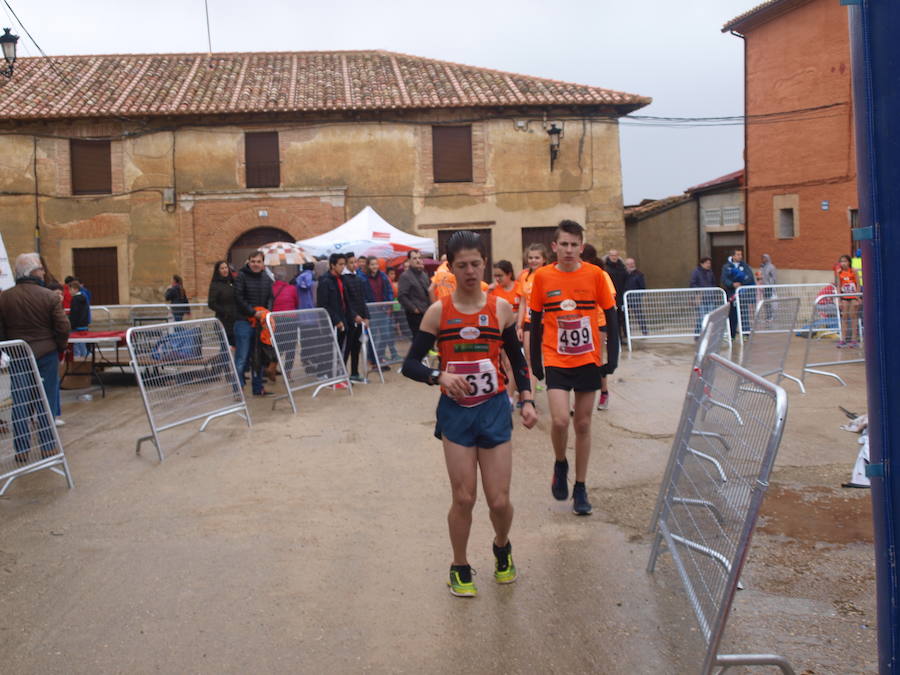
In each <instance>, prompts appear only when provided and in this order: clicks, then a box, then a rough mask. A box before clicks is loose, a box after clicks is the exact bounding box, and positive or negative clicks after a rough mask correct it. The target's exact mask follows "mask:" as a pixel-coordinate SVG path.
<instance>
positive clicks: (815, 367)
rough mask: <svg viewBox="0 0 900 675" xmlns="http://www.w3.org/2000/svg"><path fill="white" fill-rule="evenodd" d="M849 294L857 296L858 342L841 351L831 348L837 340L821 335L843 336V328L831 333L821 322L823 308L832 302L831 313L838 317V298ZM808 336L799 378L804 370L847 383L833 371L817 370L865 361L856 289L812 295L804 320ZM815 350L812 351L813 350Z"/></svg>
mask: <svg viewBox="0 0 900 675" xmlns="http://www.w3.org/2000/svg"><path fill="white" fill-rule="evenodd" d="M851 298H859V299H860V303H859V310H858V312H859V317H858V319H857V330H858V331H859V336H860V342H859V343H858V344H857V345H856V346H855V347H847V348H845V349H844V350H843V351H840V352H835V351H834V350H835V347H836V346H837V344H836V343H835V342H834V341H833V340H828V339H825V338H827V337H828V336H829V335H835V334H836V335H837V336H839V337H841V338H843V329H842V328H841V329H840V330H838V331H837V333H835V332H834V331H833V330H832V329H831V328H830V325H825V326H823V322H825V321H827V320H828V319H825V318H823V308H828V307H831V306H832V305H833V306H834V307H835V309H834V315H836V316H837V317H838V321H839V322H841V324H842V323H843V322H842V321H841V310H840V301H841V299H851ZM831 315H832V312H831V311H829V312H827V316H828V317H830V316H831ZM807 325H808V336H807V337H808V338H809V339H808V340H807V341H806V348H805V349H804V352H803V372H802V374H801V375H800V377H801V380H802V381H803V382H804V383H805V382H806V374H807V373H812V374H813V375H824V376H825V377H831V378H834V379H835V380H837V381H838V382H840V383H841V385H843V386H845V387H846V386H847V383H846V382H844V379H843V378H842V377H841V376H840V375H838V374H837V373H833V372H831V371H830V370H821V368H822V367H823V366H844V365H848V364H852V363H865V362H866V358H865V354H866V353H865V345H864V344H863V343H862V297H861V294H859V293H848V294H841V293H829V294H827V295H821V296H819V297H818V298H817V299H816V302H815V303H814V304H813V306H812V311H811V313H810V318H809V322H808V324H807ZM813 352H815V354H813ZM835 354H837V355H839V356H840V358H829V357H832V355H835ZM814 359H822V360H814Z"/></svg>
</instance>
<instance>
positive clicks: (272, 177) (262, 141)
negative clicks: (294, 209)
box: [244, 131, 281, 188]
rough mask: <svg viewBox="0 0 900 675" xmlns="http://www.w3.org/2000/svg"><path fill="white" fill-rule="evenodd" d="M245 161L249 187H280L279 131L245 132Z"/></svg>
mask: <svg viewBox="0 0 900 675" xmlns="http://www.w3.org/2000/svg"><path fill="white" fill-rule="evenodd" d="M244 162H245V168H246V174H247V187H248V188H265V187H279V186H280V185H281V162H280V161H279V157H278V132H277V131H258V132H251V133H246V134H244Z"/></svg>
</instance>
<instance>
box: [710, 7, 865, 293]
mask: <svg viewBox="0 0 900 675" xmlns="http://www.w3.org/2000/svg"><path fill="white" fill-rule="evenodd" d="M723 31H730V32H732V33H735V34H737V35H738V37H742V38H743V39H744V53H745V57H744V58H745V72H746V77H745V108H746V116H747V125H746V147H745V176H746V209H747V247H748V251H747V252H748V255H749V256H750V260H752V261H756V260H757V259H758V258H759V256H760V255H761V254H762V253H769V254H771V255H772V258H773V260H774V262H775V264H776V266H777V267H778V269H779V281H780V282H802V281H818V280H825V279H828V278H830V275H831V271H830V269H831V266H832V264H833V263H834V262H835V261H836V260H837V258H838V256H839V255H841V254H844V253H850V249H851V238H850V229H851V226H852V225H853V224H854V223H855V219H856V213H857V204H858V201H857V193H856V159H855V144H854V133H853V110H852V95H851V82H850V47H849V32H848V24H847V8H846V7H842V6H841V5H840V4H839V3H838V2H836V1H834V0H770V1H769V2H766V3H763V4H761V5H759V6H757V7H756V8H754V9H752V10H750V11H748V12H746V13H745V14H743V15H741V16H739V17H737V18H735V19H733V20H731V21H730V22H728V23H727V24H726V25H725V26H724V28H723Z"/></svg>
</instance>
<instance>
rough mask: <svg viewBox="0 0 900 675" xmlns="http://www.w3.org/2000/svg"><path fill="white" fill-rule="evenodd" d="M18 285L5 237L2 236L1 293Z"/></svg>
mask: <svg viewBox="0 0 900 675" xmlns="http://www.w3.org/2000/svg"><path fill="white" fill-rule="evenodd" d="M15 285H16V278H15V277H14V276H13V272H12V268H11V267H10V266H9V256H8V255H6V246H5V245H4V244H3V235H2V234H0V291H5V290H6V289H7V288H12V287H13V286H15Z"/></svg>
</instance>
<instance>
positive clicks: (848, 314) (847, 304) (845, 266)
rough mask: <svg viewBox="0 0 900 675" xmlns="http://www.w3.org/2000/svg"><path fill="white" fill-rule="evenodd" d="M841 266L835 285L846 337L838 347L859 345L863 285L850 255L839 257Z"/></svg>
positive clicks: (837, 272) (836, 275)
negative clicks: (860, 305)
mask: <svg viewBox="0 0 900 675" xmlns="http://www.w3.org/2000/svg"><path fill="white" fill-rule="evenodd" d="M838 264H839V265H840V267H839V268H838V269H837V270H836V274H835V277H836V279H835V284H834V285H835V286H836V287H837V289H838V293H840V294H841V295H842V296H844V297H842V298H841V303H840V304H841V323H842V324H843V331H844V339H843V340H841V341H840V342H838V343H837V347H838V349H843V348H844V347H850V348H853V347H859V341H860V339H861V336H860V334H859V303H860V296H859V295H855V294H856V293H859V289H860V287H861V286H862V284H861V282H860V278H859V272H858V270H855V269H853V267H852V266H851V265H852V263H851V261H850V256H849V255H842V256H841V257H840V258H839V259H838ZM854 328H855V330H856V339H855V340H854V339H853V331H854Z"/></svg>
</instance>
